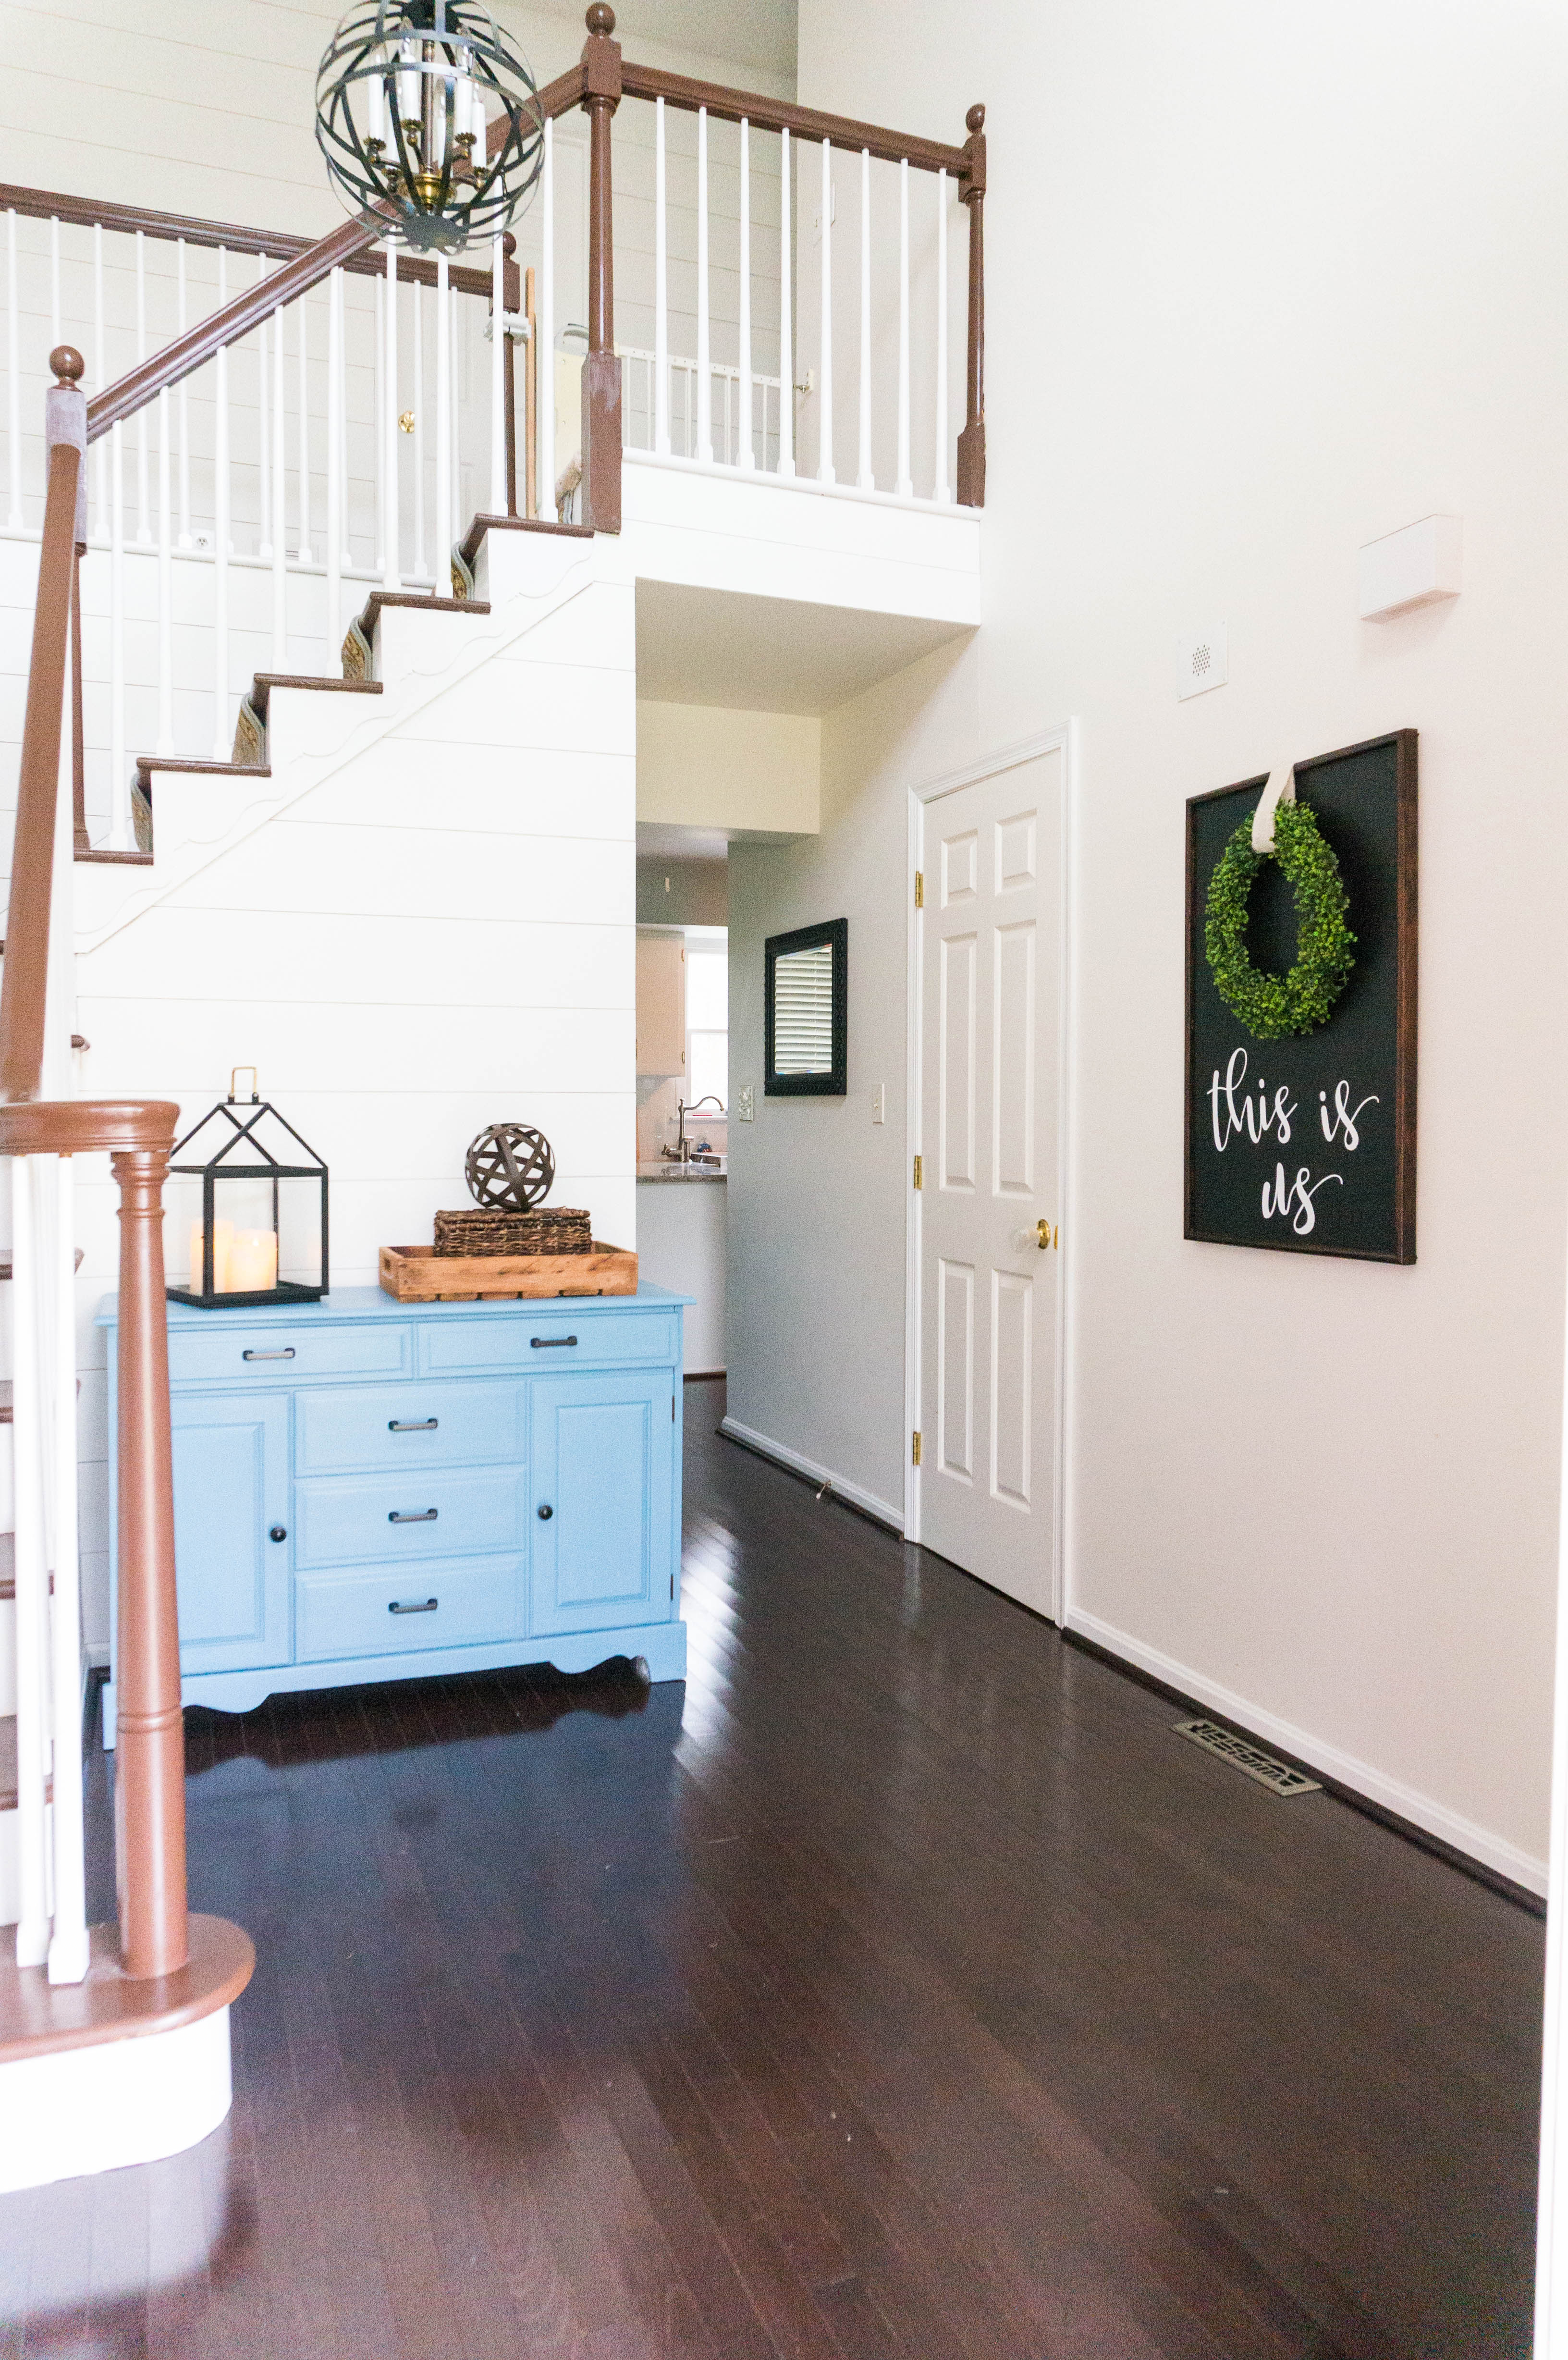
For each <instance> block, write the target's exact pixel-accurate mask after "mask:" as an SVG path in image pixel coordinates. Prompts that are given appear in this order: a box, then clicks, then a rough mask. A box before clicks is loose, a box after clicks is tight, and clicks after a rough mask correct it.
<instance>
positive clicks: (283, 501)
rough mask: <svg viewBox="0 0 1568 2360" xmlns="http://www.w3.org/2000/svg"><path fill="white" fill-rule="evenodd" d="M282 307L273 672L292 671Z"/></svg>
mask: <svg viewBox="0 0 1568 2360" xmlns="http://www.w3.org/2000/svg"><path fill="white" fill-rule="evenodd" d="M283 387H284V371H283V307H282V305H281V304H279V306H278V310H277V311H274V313H273V315H272V669H273V671H274V672H287V671H288V669H289V444H288V439H287V437H288V430H287V426H286V423H285V421H286V417H287V411H286V408H285V403H284V393H283Z"/></svg>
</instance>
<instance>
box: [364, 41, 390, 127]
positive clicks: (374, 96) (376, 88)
mask: <svg viewBox="0 0 1568 2360" xmlns="http://www.w3.org/2000/svg"><path fill="white" fill-rule="evenodd" d="M380 69H381V60H380V59H379V58H378V59H377V60H376V71H375V72H374V73H373V74H371V75H370V76H369V78H368V79H367V81H366V82H365V105H366V120H367V122H368V124H369V126H370V129H369V134H368V136H369V137H370V138H372V139H379V140H380V141H381V142H382V144H383V146H385V145H386V140H387V85H386V83H385V82H383V81H382V79H381V71H380Z"/></svg>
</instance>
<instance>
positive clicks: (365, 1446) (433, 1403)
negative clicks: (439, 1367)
mask: <svg viewBox="0 0 1568 2360" xmlns="http://www.w3.org/2000/svg"><path fill="white" fill-rule="evenodd" d="M526 1402H527V1396H526V1394H525V1393H524V1390H523V1388H522V1386H521V1385H519V1384H485V1383H475V1384H433V1383H430V1382H428V1381H427V1382H424V1383H422V1384H421V1383H420V1382H419V1381H418V1380H415V1381H414V1382H409V1383H407V1384H399V1385H323V1386H321V1388H320V1390H319V1391H316V1392H310V1393H301V1394H300V1396H299V1405H298V1408H297V1409H296V1411H295V1419H294V1430H295V1440H294V1466H295V1471H296V1473H298V1474H300V1475H330V1474H335V1473H336V1472H337V1471H338V1470H340V1469H343V1468H354V1467H365V1468H385V1469H387V1470H388V1472H395V1473H396V1474H397V1475H399V1476H402V1475H405V1474H406V1475H408V1477H409V1478H410V1480H412V1479H413V1478H415V1477H417V1476H419V1475H420V1474H422V1473H423V1471H424V1470H425V1469H426V1468H428V1467H453V1466H462V1465H465V1464H467V1465H473V1464H475V1463H483V1462H484V1461H485V1460H486V1459H495V1460H503V1461H510V1462H514V1463H515V1462H517V1461H519V1460H520V1459H522V1457H523V1451H524V1432H525V1420H526Z"/></svg>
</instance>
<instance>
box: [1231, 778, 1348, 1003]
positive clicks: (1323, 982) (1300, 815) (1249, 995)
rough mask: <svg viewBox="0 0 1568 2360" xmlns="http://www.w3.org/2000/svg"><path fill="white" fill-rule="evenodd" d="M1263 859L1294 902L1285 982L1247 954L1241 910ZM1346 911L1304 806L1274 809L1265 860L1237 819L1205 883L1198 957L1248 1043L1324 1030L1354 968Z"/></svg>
mask: <svg viewBox="0 0 1568 2360" xmlns="http://www.w3.org/2000/svg"><path fill="white" fill-rule="evenodd" d="M1269 858H1273V859H1275V860H1277V861H1278V862H1279V869H1280V872H1281V874H1282V875H1283V876H1284V877H1286V878H1287V879H1288V880H1289V881H1290V886H1291V889H1292V890H1293V891H1294V893H1295V897H1296V920H1297V928H1298V933H1297V943H1296V964H1295V966H1294V967H1291V969H1290V973H1289V974H1288V975H1265V974H1264V973H1263V972H1262V970H1261V969H1260V968H1258V967H1254V966H1253V964H1252V961H1251V960H1250V959H1249V958H1248V956H1247V902H1248V901H1250V899H1251V896H1252V885H1253V880H1254V879H1255V878H1256V877H1257V875H1258V870H1259V869H1261V868H1262V866H1263V863H1264V862H1265V860H1268V859H1269ZM1349 908H1350V902H1349V900H1348V898H1347V896H1346V894H1345V880H1344V879H1343V878H1342V877H1341V876H1340V873H1339V862H1338V861H1337V860H1336V858H1334V847H1333V846H1332V845H1330V844H1329V843H1328V842H1327V841H1326V840H1325V838H1324V836H1323V833H1322V831H1321V829H1320V828H1319V826H1318V824H1317V821H1316V819H1315V818H1314V817H1313V815H1312V812H1311V811H1310V810H1309V809H1308V807H1307V805H1306V804H1305V803H1279V804H1278V805H1277V806H1276V807H1275V812H1274V850H1273V853H1272V854H1271V855H1270V854H1269V853H1266V852H1254V850H1253V848H1252V822H1251V820H1250V818H1248V819H1245V820H1243V822H1242V824H1241V825H1240V826H1239V827H1238V828H1237V829H1236V834H1235V835H1234V836H1232V837H1231V839H1230V842H1229V843H1228V844H1227V845H1226V846H1225V850H1224V852H1223V853H1222V854H1221V855H1220V858H1219V859H1218V861H1217V862H1216V864H1215V867H1214V875H1213V876H1212V877H1211V878H1210V880H1209V898H1208V901H1207V903H1206V905H1205V908H1204V912H1203V950H1204V953H1205V955H1206V956H1207V958H1208V962H1209V972H1210V974H1211V975H1212V976H1213V977H1214V989H1215V990H1216V991H1217V992H1218V993H1219V996H1220V998H1221V999H1222V1000H1224V1001H1225V1006H1226V1007H1227V1008H1228V1009H1229V1010H1230V1012H1231V1014H1232V1015H1233V1016H1234V1017H1235V1018H1236V1022H1238V1023H1239V1024H1243V1025H1245V1026H1246V1028H1247V1032H1250V1033H1251V1034H1252V1036H1253V1038H1254V1040H1256V1041H1282V1040H1284V1039H1285V1038H1286V1036H1287V1035H1288V1034H1290V1033H1292V1032H1316V1031H1317V1029H1318V1027H1319V1025H1320V1024H1326V1023H1327V1022H1328V1019H1329V1015H1330V1013H1331V1011H1332V1010H1333V1008H1334V1001H1335V1000H1337V999H1338V998H1339V995H1340V993H1341V992H1342V991H1343V990H1344V989H1345V985H1346V983H1347V982H1348V981H1349V980H1350V971H1351V968H1352V967H1354V966H1355V964H1356V956H1355V953H1356V936H1355V935H1354V934H1352V933H1351V931H1350V928H1349V926H1348V925H1347V924H1346V923H1345V918H1346V913H1347V912H1348V910H1349Z"/></svg>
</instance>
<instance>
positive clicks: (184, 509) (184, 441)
mask: <svg viewBox="0 0 1568 2360" xmlns="http://www.w3.org/2000/svg"><path fill="white" fill-rule="evenodd" d="M175 253H176V255H177V256H178V257H179V261H178V265H177V273H178V275H177V280H176V285H177V288H178V295H177V299H176V311H177V321H176V324H177V326H178V328H179V332H180V334H181V335H183V334H184V333H185V331H186V329H187V327H188V326H189V325H190V322H189V321H188V319H187V317H186V310H185V240H184V239H183V238H180V239H178V240H177V241H176V244H175ZM175 391H176V394H177V396H178V399H179V402H180V543H179V545H180V548H181V549H194V548H195V546H196V544H195V542H194V541H192V540H191V380H190V378H189V377H181V378H180V383H179V385H178V386H177V387H176V388H175Z"/></svg>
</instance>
